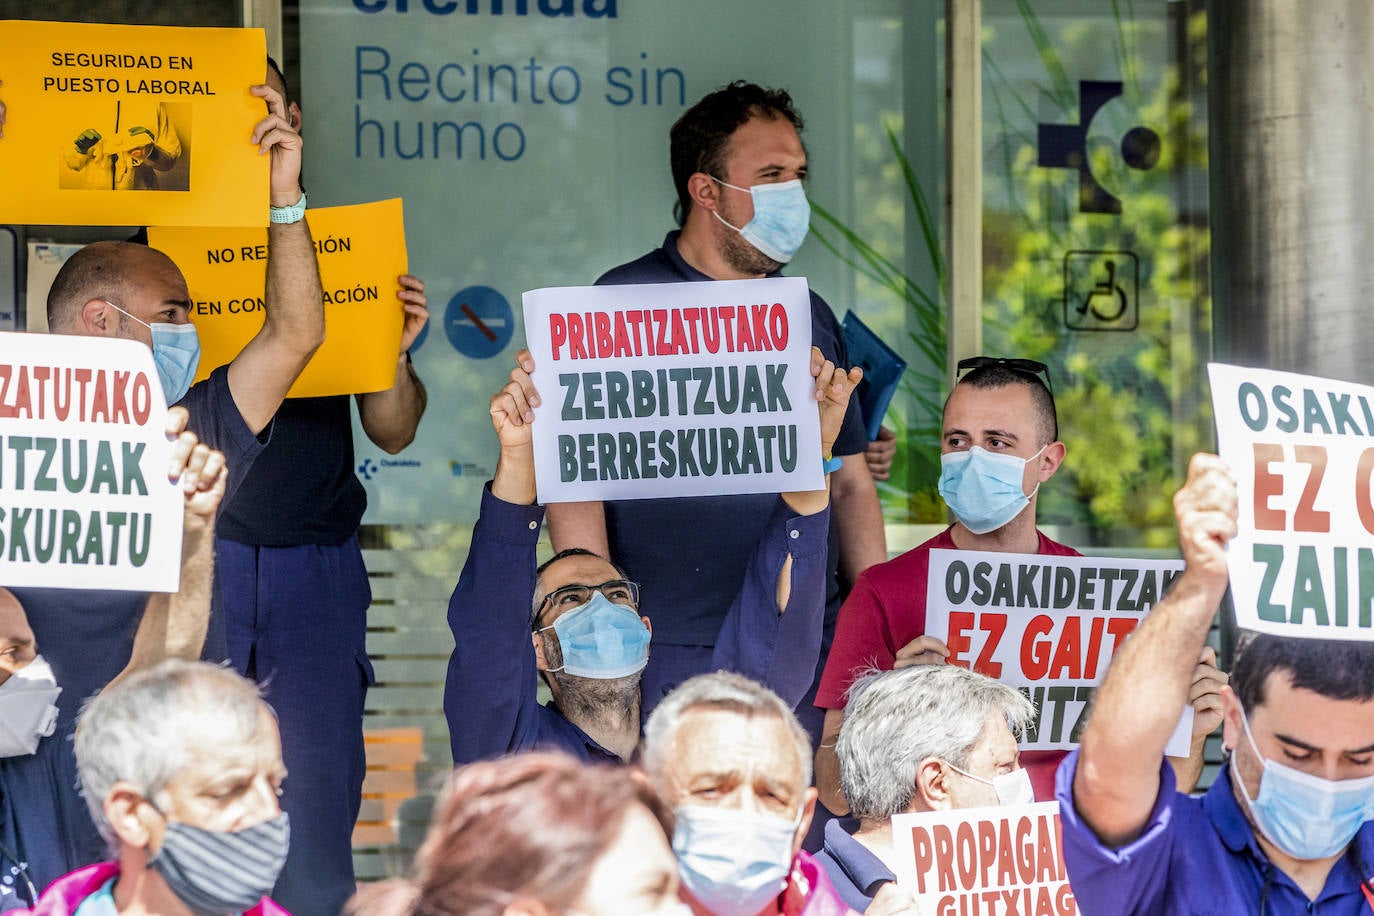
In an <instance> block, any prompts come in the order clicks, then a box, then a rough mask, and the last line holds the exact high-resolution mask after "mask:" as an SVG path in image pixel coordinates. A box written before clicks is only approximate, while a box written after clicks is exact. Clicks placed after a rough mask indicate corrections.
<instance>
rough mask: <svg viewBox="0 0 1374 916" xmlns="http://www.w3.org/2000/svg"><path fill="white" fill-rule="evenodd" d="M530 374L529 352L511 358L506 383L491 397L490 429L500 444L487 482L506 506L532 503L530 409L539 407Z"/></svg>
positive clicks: (531, 419)
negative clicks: (513, 359) (493, 431)
mask: <svg viewBox="0 0 1374 916" xmlns="http://www.w3.org/2000/svg"><path fill="white" fill-rule="evenodd" d="M532 372H534V357H533V356H531V355H530V351H529V350H521V351H520V352H519V353H517V354H516V355H515V368H514V369H512V370H511V371H510V381H509V382H507V383H506V384H505V385H504V386H503V387H502V388H501V390H500V391H498V392H496V394H494V395H492V396H491V405H490V410H491V425H492V428H493V429H495V430H496V438H497V439H498V440H500V442H501V457H500V458H498V459H497V460H496V474H495V476H494V477H493V478H492V481H491V494H492V495H493V496H495V497H497V498H498V499H501V500H504V501H505V502H508V503H514V504H518V505H522V506H528V505H530V504H531V503H533V502H534V444H533V443H534V439H533V433H532V430H531V424H533V423H534V408H535V407H538V406H539V394H538V392H536V391H535V390H534V382H533V381H532V380H531V379H530V373H532Z"/></svg>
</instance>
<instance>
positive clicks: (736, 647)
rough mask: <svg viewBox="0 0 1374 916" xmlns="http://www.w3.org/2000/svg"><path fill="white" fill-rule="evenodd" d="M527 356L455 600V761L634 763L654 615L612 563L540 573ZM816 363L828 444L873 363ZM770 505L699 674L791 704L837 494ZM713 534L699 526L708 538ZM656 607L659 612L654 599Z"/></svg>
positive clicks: (448, 707) (578, 557)
mask: <svg viewBox="0 0 1374 916" xmlns="http://www.w3.org/2000/svg"><path fill="white" fill-rule="evenodd" d="M516 362H517V365H516V368H515V369H513V370H512V371H511V376H510V378H511V380H510V382H508V383H507V384H506V385H505V387H503V388H502V389H501V390H500V391H499V392H497V393H496V394H495V395H494V396H493V397H492V399H491V416H492V425H493V426H494V427H495V429H496V434H497V437H498V439H499V440H500V442H501V453H500V459H499V460H498V462H497V465H496V475H495V477H494V479H493V480H492V482H491V483H490V485H489V486H488V487H487V488H486V490H484V492H483V494H482V509H481V515H480V517H479V518H478V521H477V525H476V527H475V528H474V529H473V532H472V547H471V549H470V551H469V553H468V559H467V562H466V563H465V564H464V566H463V571H462V574H461V575H460V577H459V579H458V585H457V587H456V588H455V589H454V592H453V597H452V599H451V600H450V602H449V613H448V621H449V627H450V629H452V630H453V640H454V650H453V656H452V658H451V659H450V661H449V669H448V678H447V681H446V683H445V687H444V711H445V713H446V714H447V716H448V723H449V738H450V741H451V742H452V747H453V759H454V761H456V762H458V763H464V762H468V761H472V760H478V759H483V758H487V757H495V756H500V755H502V754H505V753H509V752H511V751H521V750H529V749H532V748H536V747H554V748H559V749H562V750H564V751H567V752H568V753H570V754H573V755H574V756H576V757H580V758H582V759H586V760H600V761H610V762H620V761H628V760H629V759H631V757H633V755H634V752H635V748H636V747H637V746H638V745H639V735H640V722H641V719H640V674H641V671H642V670H643V669H644V666H645V664H646V663H647V660H648V658H649V657H650V651H649V649H650V645H649V641H650V629H649V628H650V622H649V618H648V617H646V616H641V615H640V601H639V597H640V591H639V586H638V585H637V584H635V583H634V582H631V581H629V580H627V579H626V576H625V573H624V572H623V571H622V570H621V569H620V568H619V567H618V566H616V565H614V564H613V563H612V562H611V561H610V560H608V559H606V558H604V557H601V556H598V555H596V554H594V553H591V552H589V551H586V550H571V551H564V552H562V553H560V554H557V555H556V556H555V557H554V558H553V560H551V561H550V562H548V563H546V564H545V565H544V566H542V567H539V568H538V569H536V565H535V563H536V561H535V544H536V541H537V539H538V537H539V520H540V517H541V516H542V514H543V508H542V507H540V506H538V505H536V504H535V502H534V500H535V480H534V446H533V440H532V424H533V422H534V412H533V410H532V407H534V406H537V405H538V403H539V395H538V393H537V392H536V391H535V389H534V383H533V380H532V378H531V373H533V372H534V371H535V366H534V360H533V359H532V357H531V356H530V354H529V351H527V350H522V351H521V352H520V353H519V355H518V356H517V357H516ZM810 371H811V375H812V377H813V378H814V379H815V380H816V383H815V387H814V389H813V397H814V398H815V399H816V401H817V402H818V403H817V410H818V411H819V415H820V429H821V450H822V453H824V452H826V451H827V450H828V449H829V448H830V446H831V443H832V442H833V440H834V438H835V436H836V434H837V433H838V431H839V429H840V425H841V423H842V422H843V418H844V415H845V410H846V408H847V405H848V401H849V397H850V395H851V393H852V392H853V390H854V386H855V385H857V384H858V382H859V380H860V378H861V377H862V372H861V370H858V369H854V370H851V371H850V372H848V373H846V372H845V371H844V370H843V369H837V368H836V367H835V366H834V365H833V364H832V363H830V362H829V361H827V360H824V359H822V358H821V354H820V351H819V350H817V349H815V348H812V350H811V365H810ZM814 460H816V461H820V460H821V455H816V456H815V459H814ZM773 501H774V508H773V511H772V515H771V516H770V519H769V523H768V526H767V527H766V529H765V530H764V532H763V533H762V534H761V535H760V537H759V539H758V543H757V544H756V545H754V546H753V548H752V555H751V557H750V558H749V562H748V566H747V568H746V575H745V580H744V584H743V586H742V587H741V590H740V593H739V594H738V595H737V596H735V598H734V601H733V604H732V606H731V608H730V612H729V614H728V615H727V617H726V620H725V623H724V624H723V626H722V630H721V635H720V639H719V641H717V644H716V647H715V651H714V653H712V654H711V655H709V656H707V657H705V658H703V659H701V660H700V663H701V666H702V667H701V670H703V671H707V670H714V669H716V668H727V669H731V670H736V671H740V672H743V673H745V674H747V675H749V676H751V677H755V678H757V679H759V680H760V681H764V682H766V683H769V684H770V685H772V686H775V687H777V689H778V690H779V691H781V692H783V693H784V694H786V695H787V696H788V700H789V702H792V703H795V702H797V701H798V700H800V699H801V697H802V696H803V695H804V694H805V693H806V691H807V690H808V689H809V687H810V684H811V673H812V671H813V670H814V668H815V660H816V655H817V654H818V653H819V652H820V641H821V615H822V613H823V610H824V608H823V605H822V595H823V588H824V586H823V581H824V575H825V535H824V532H825V530H826V522H827V515H828V508H827V502H828V492H827V490H824V489H822V490H816V491H812V492H797V493H784V494H782V495H781V496H780V497H773ZM716 534H717V532H716V531H714V530H705V529H700V528H699V529H698V530H697V532H696V535H697V536H698V537H700V538H701V539H702V540H708V541H709V540H711V539H712V538H713V537H714V536H715V535H716ZM678 587H679V588H682V587H685V586H683V585H679V586H678ZM648 600H649V601H650V602H651V606H656V604H657V602H658V600H659V596H657V595H650V596H648ZM655 613H657V612H655ZM531 643H532V644H533V645H532V646H531ZM654 651H657V643H656V642H655V643H654ZM536 671H539V672H540V673H541V674H542V675H543V676H544V678H545V679H546V680H547V682H548V684H549V688H550V690H551V692H552V694H553V703H551V704H550V705H548V706H541V705H540V704H539V701H538V697H537V694H536V680H535V672H536Z"/></svg>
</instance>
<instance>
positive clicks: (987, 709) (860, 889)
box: [816, 665, 1035, 910]
mask: <svg viewBox="0 0 1374 916" xmlns="http://www.w3.org/2000/svg"><path fill="white" fill-rule="evenodd" d="M1034 717H1035V707H1034V706H1032V705H1031V702H1030V701H1029V700H1028V699H1026V697H1025V696H1024V695H1023V694H1021V693H1020V692H1019V691H1017V690H1015V689H1013V688H1011V687H1007V686H1006V685H1004V684H999V683H998V682H997V681H995V680H993V679H992V678H989V677H984V676H983V675H981V674H976V673H974V672H972V671H968V670H966V669H964V668H957V667H955V666H953V665H938V666H937V665H918V666H913V667H909V668H899V669H897V670H895V671H887V672H881V673H879V672H874V673H872V674H869V675H867V676H865V677H863V678H861V679H860V680H858V681H855V682H854V686H853V687H851V688H850V692H849V705H848V706H847V707H846V715H845V720H844V726H843V727H842V728H841V729H840V737H839V742H838V744H837V746H836V753H837V754H838V756H839V761H840V784H841V786H842V788H843V789H844V797H845V799H846V800H847V801H848V802H849V813H850V815H851V817H850V818H849V819H847V820H832V821H830V822H829V823H828V824H826V826H825V847H824V849H823V850H822V851H821V852H820V853H818V854H817V856H816V860H817V861H818V862H820V863H821V866H822V867H823V868H824V869H825V870H826V873H827V874H828V875H829V876H830V880H831V881H832V882H833V883H834V885H835V889H836V890H837V891H839V894H840V896H841V897H843V898H844V901H845V903H847V904H849V905H850V906H851V907H854V908H855V909H858V910H862V909H864V908H866V907H867V906H868V905H869V903H870V902H871V901H872V899H873V897H874V895H875V894H876V893H877V891H878V890H879V889H880V888H882V887H884V886H886V885H889V884H891V883H892V882H895V881H896V880H897V866H898V860H897V852H896V849H895V847H894V845H893V839H892V818H893V817H894V816H895V815H898V814H904V813H912V812H920V811H947V810H950V809H953V808H972V807H977V806H979V805H998V804H1004V805H1014V804H1024V803H1028V802H1032V801H1034V800H1035V799H1034V795H1033V792H1032V790H1031V784H1030V774H1029V773H1028V772H1027V771H1026V770H1024V769H1022V767H1021V762H1020V754H1019V753H1018V751H1017V746H1016V742H1017V739H1018V738H1019V737H1020V734H1021V732H1022V730H1023V729H1024V728H1025V726H1026V725H1027V724H1028V723H1029V722H1031V721H1032V720H1033V719H1034Z"/></svg>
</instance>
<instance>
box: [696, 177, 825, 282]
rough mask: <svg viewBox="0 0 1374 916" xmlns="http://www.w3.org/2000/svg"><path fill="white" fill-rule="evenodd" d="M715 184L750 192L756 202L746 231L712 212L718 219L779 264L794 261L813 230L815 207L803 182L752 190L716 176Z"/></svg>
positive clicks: (765, 185)
mask: <svg viewBox="0 0 1374 916" xmlns="http://www.w3.org/2000/svg"><path fill="white" fill-rule="evenodd" d="M712 180H713V181H715V182H716V183H717V184H720V185H723V186H724V187H727V188H734V189H735V190H736V191H748V192H749V196H750V197H752V198H753V199H754V218H753V219H751V220H750V221H749V222H747V223H745V224H744V227H743V228H741V227H739V226H734V225H731V224H730V223H726V222H725V218H724V217H722V216H721V215H720V214H719V213H716V211H715V210H712V211H711V213H712V214H714V215H715V217H716V219H718V220H720V221H721V222H722V223H725V225H727V226H730V228H731V229H733V230H735V231H736V232H738V233H739V234H740V236H741V237H742V238H743V239H744V240H745V241H746V242H748V243H749V244H750V245H753V246H754V247H755V248H757V249H758V250H759V251H761V252H763V254H765V255H767V256H768V257H770V258H772V259H773V260H774V261H777V262H778V263H779V264H786V263H787V262H788V261H790V260H792V257H793V255H795V254H796V253H797V250H798V249H799V248H801V246H802V242H804V241H806V233H807V232H808V231H810V229H811V204H809V203H808V202H807V200H806V189H805V188H803V187H802V183H801V180H800V179H796V178H794V179H793V180H791V181H780V182H777V183H776V184H756V185H754V186H752V187H748V188H741V187H739V186H738V185H733V184H729V183H727V182H724V181H721V180H720V179H719V178H715V177H714V176H712Z"/></svg>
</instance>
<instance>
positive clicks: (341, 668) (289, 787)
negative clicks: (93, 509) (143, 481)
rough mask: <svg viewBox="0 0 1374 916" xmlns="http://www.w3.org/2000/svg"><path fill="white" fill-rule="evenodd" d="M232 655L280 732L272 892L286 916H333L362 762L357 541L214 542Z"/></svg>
mask: <svg viewBox="0 0 1374 916" xmlns="http://www.w3.org/2000/svg"><path fill="white" fill-rule="evenodd" d="M218 548H219V549H218V555H217V557H216V564H217V565H216V575H217V576H218V580H219V582H218V584H219V588H218V595H217V597H218V598H222V600H223V602H224V606H223V609H222V610H223V615H222V617H221V619H222V620H223V623H224V632H225V635H226V640H227V646H228V655H229V660H230V661H231V663H232V664H233V665H234V667H235V668H236V669H237V670H238V671H239V672H240V673H241V674H244V675H246V676H247V677H250V678H253V679H254V680H256V681H257V682H258V683H259V684H261V685H262V688H263V691H264V694H265V696H266V698H267V702H268V703H270V704H271V705H272V708H273V709H274V710H276V713H277V722H278V724H279V726H280V727H281V741H282V756H283V759H284V760H285V763H286V769H287V777H286V784H285V787H284V788H285V792H284V794H283V797H282V808H283V809H285V810H286V812H287V813H288V814H289V815H290V816H291V852H290V855H289V856H288V857H287V860H286V868H285V869H284V870H283V871H282V874H281V878H280V879H279V880H278V881H277V887H276V889H275V890H274V891H273V894H272V896H273V898H274V899H275V900H276V901H277V902H278V903H280V904H281V905H282V906H284V907H285V908H286V909H287V910H289V911H290V912H291V913H293V914H294V916H317V914H319V916H337V914H338V913H339V911H340V910H342V908H343V905H344V903H345V901H347V900H348V898H349V897H350V896H351V895H352V894H353V891H354V881H353V849H352V835H353V824H354V822H355V821H356V820H357V818H358V806H359V804H360V801H361V797H362V784H363V774H364V770H365V768H366V761H365V759H364V755H363V730H362V726H363V702H364V700H365V698H366V695H367V688H368V687H369V686H370V685H371V684H372V682H373V675H372V665H371V663H370V662H369V661H368V658H367V649H366V640H367V608H368V605H369V604H371V601H372V592H371V588H370V587H369V586H368V581H367V570H366V569H365V568H364V567H363V558H362V552H361V551H360V550H359V548H358V541H357V539H356V538H352V539H350V540H349V541H348V542H346V543H344V544H341V545H339V546H338V547H325V546H319V545H309V546H304V547H255V546H251V545H248V544H240V543H237V542H235V541H228V540H223V539H221V540H219V542H218Z"/></svg>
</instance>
